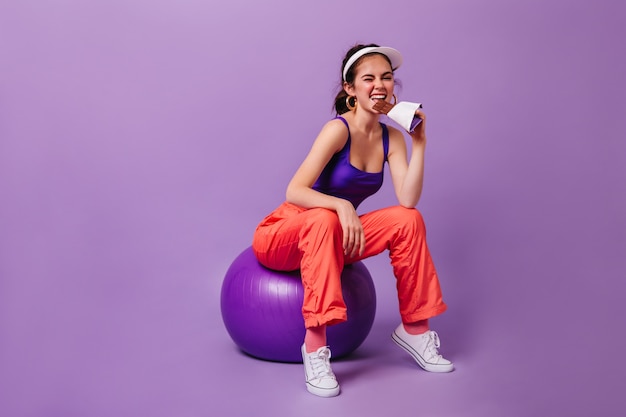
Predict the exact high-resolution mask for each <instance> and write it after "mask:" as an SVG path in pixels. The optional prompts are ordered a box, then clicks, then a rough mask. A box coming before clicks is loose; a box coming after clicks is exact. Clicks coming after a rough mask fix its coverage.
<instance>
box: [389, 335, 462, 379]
mask: <svg viewBox="0 0 626 417" xmlns="http://www.w3.org/2000/svg"><path fill="white" fill-rule="evenodd" d="M391 338H392V339H393V341H394V342H396V344H397V345H398V346H400V347H401V348H402V349H404V350H406V351H407V352H408V353H409V354H410V355H411V356H413V359H415V361H416V362H417V363H418V365H419V366H421V367H422V368H423V369H425V370H427V371H429V372H451V371H452V370H453V369H454V365H453V364H452V362H450V361H449V360H447V359H445V358H444V357H443V356H441V355H440V354H439V351H438V350H437V349H438V348H439V346H440V342H439V335H438V334H437V332H435V331H433V330H429V331H427V332H426V333H423V334H418V335H412V334H409V333H407V331H406V330H404V326H403V325H402V324H400V325H399V326H398V327H397V328H396V330H394V331H393V333H392V334H391Z"/></svg>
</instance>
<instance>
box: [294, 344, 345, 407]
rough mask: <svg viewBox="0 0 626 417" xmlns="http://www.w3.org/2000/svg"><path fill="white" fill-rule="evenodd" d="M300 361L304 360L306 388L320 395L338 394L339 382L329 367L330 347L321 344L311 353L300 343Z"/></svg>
mask: <svg viewBox="0 0 626 417" xmlns="http://www.w3.org/2000/svg"><path fill="white" fill-rule="evenodd" d="M302 361H303V362H304V377H305V379H306V389H307V390H308V391H309V392H310V393H311V394H315V395H318V396H320V397H334V396H336V395H339V383H338V382H337V378H336V377H335V374H334V373H333V371H332V369H330V349H329V348H328V346H323V347H321V348H319V349H318V350H316V351H315V352H312V353H307V352H306V349H305V348H304V345H302Z"/></svg>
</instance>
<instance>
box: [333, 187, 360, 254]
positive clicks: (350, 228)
mask: <svg viewBox="0 0 626 417" xmlns="http://www.w3.org/2000/svg"><path fill="white" fill-rule="evenodd" d="M336 212H337V217H339V223H340V224H341V229H342V230H343V253H344V254H345V255H346V256H349V257H354V256H355V255H359V256H361V255H363V252H364V251H365V232H364V231H363V225H362V224H361V219H359V216H358V214H357V213H356V210H355V209H354V206H353V205H352V203H351V202H349V201H348V200H343V199H339V201H338V204H337V208H336Z"/></svg>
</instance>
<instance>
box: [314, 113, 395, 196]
mask: <svg viewBox="0 0 626 417" xmlns="http://www.w3.org/2000/svg"><path fill="white" fill-rule="evenodd" d="M337 118H338V119H340V120H341V121H343V122H344V123H345V125H346V127H347V128H348V140H347V141H346V144H345V145H344V147H343V148H342V149H341V150H340V151H339V152H337V153H336V154H334V155H333V157H332V158H331V159H330V161H329V162H328V164H327V165H326V166H325V167H324V170H323V171H322V173H321V174H320V176H319V178H318V179H317V181H315V184H313V189H314V190H316V191H319V192H322V193H324V194H328V195H332V196H335V197H339V198H344V199H346V200H348V201H350V202H351V203H352V205H353V206H354V208H357V207H358V206H359V204H361V203H362V202H363V200H365V199H366V198H367V197H369V196H371V195H372V194H374V193H375V192H376V191H378V190H379V189H380V187H381V185H382V184H383V168H384V165H385V161H387V154H388V152H389V131H388V130H387V126H386V125H385V124H384V123H381V124H380V125H381V127H382V128H383V151H384V153H385V158H384V161H383V165H382V166H381V167H380V172H376V173H372V172H365V171H361V170H360V169H357V168H355V167H354V166H352V164H350V142H351V138H350V126H349V125H348V122H347V121H346V119H344V118H343V117H341V116H337Z"/></svg>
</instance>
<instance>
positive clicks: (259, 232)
mask: <svg viewBox="0 0 626 417" xmlns="http://www.w3.org/2000/svg"><path fill="white" fill-rule="evenodd" d="M359 217H360V219H361V223H362V225H363V230H364V232H365V251H364V253H363V255H360V256H358V255H357V256H354V257H350V256H346V255H344V253H343V232H342V229H341V224H340V223H339V218H338V217H337V213H335V212H334V211H331V210H327V209H323V208H313V209H305V208H302V207H299V206H296V205H294V204H291V203H287V202H285V203H283V204H282V205H280V206H279V207H278V208H277V209H276V210H274V211H273V212H272V213H271V214H270V215H269V216H267V217H266V218H265V219H263V220H262V221H261V223H260V224H259V226H258V227H257V229H256V231H255V233H254V239H253V243H252V248H253V250H254V252H255V254H256V256H257V258H258V260H259V262H260V263H261V264H262V265H264V266H266V267H267V268H270V269H275V270H279V271H293V270H297V269H300V272H301V276H302V283H303V286H304V302H303V305H302V315H303V317H304V324H305V327H307V328H309V327H317V326H321V325H332V324H336V323H340V322H342V321H345V320H347V312H346V305H345V303H344V300H343V295H342V292H341V271H342V270H343V267H344V265H345V264H350V263H353V262H356V261H359V260H362V259H365V258H368V257H370V256H373V255H377V254H379V253H381V252H382V251H383V250H385V249H388V250H389V257H390V259H391V265H392V266H393V273H394V275H395V277H396V287H397V290H398V300H399V307H400V316H401V318H402V322H403V323H413V322H416V321H419V320H424V319H428V318H430V317H433V316H436V315H437V314H440V313H443V312H444V311H445V310H446V305H445V304H444V302H443V300H442V295H441V288H440V286H439V280H438V278H437V272H436V271H435V266H434V265H433V261H432V259H431V256H430V252H429V251H428V247H427V245H426V229H425V227H424V221H423V219H422V216H421V214H420V213H419V211H417V209H408V208H404V207H401V206H395V207H389V208H384V209H380V210H376V211H373V212H371V213H367V214H363V215H361V216H359Z"/></svg>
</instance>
